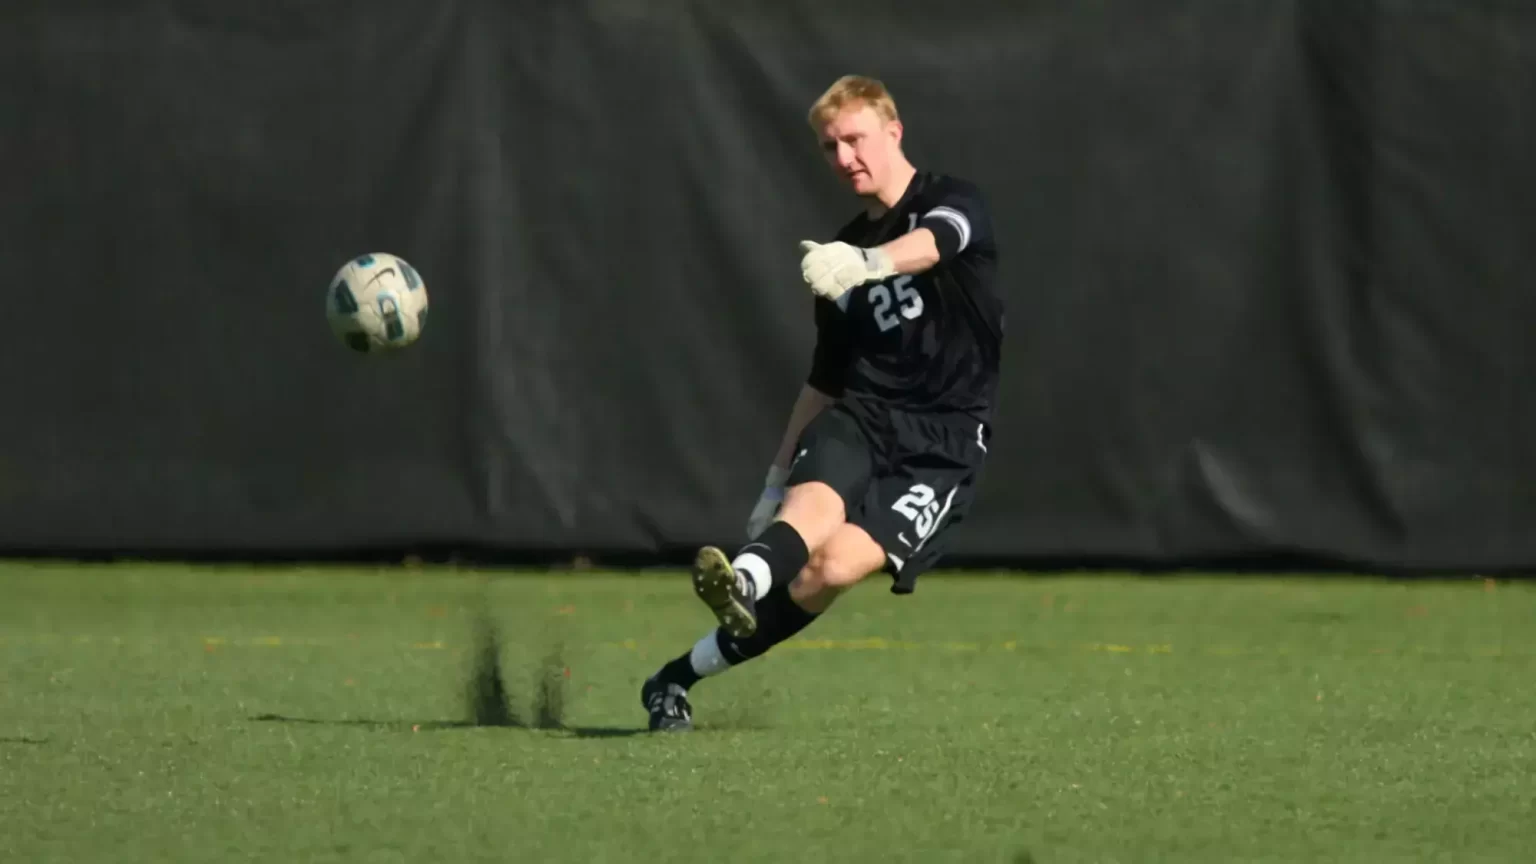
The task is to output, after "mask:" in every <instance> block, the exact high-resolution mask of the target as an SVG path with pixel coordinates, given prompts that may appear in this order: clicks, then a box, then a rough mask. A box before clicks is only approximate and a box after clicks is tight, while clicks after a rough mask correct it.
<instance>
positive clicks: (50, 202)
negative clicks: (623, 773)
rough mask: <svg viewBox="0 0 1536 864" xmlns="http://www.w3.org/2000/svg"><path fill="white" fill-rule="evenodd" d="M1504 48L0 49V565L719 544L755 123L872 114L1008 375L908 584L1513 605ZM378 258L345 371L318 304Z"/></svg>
mask: <svg viewBox="0 0 1536 864" xmlns="http://www.w3.org/2000/svg"><path fill="white" fill-rule="evenodd" d="M1533 45H1536V7H1531V6H1530V5H1529V4H1522V3H1517V2H1503V3H1499V2H1486V3H1477V4H1471V3H1463V4H1446V3H1437V2H1430V0H1421V2H1407V3H1386V2H1377V3H1373V2H1364V0H1359V2H1337V0H1291V2H1285V0H1245V2H1221V3H1215V2H1210V0H1157V2H1151V0H1113V2H1095V3H1070V4H1069V3H1035V2H1018V3H1011V4H1004V3H995V2H983V0H949V2H946V3H944V4H942V7H935V6H934V5H933V4H932V3H931V2H921V3H919V2H909V0H900V2H888V3H883V4H880V6H879V7H878V9H875V8H874V7H870V6H869V5H867V4H851V3H842V4H839V3H832V4H828V3H817V2H806V0H797V2H787V0H754V2H746V0H722V2H708V3H706V2H692V3H688V2H642V0H624V2H619V0H566V2H559V3H533V2H512V3H506V2H501V0H338V2H331V3H326V4H315V3H310V2H300V0H227V2H224V3H220V4H208V3H204V2H195V0H155V2H151V0H111V2H107V0H97V2H68V0H64V2H58V0H52V2H44V0H19V2H15V3H8V4H5V11H0V74H3V80H4V83H5V86H4V87H3V88H0V111H3V113H0V123H3V126H0V183H3V186H0V192H3V195H0V263H3V266H4V272H5V276H6V280H5V288H4V298H5V304H4V309H5V321H6V335H7V338H6V339H4V340H0V385H3V387H4V393H5V396H6V398H5V401H4V403H3V404H4V414H3V423H0V546H3V547H5V548H7V549H11V550H24V549H55V550H59V551H63V552H66V553H70V552H75V553H79V552H87V551H101V550H111V549H119V548H131V549H135V550H157V551H161V552H166V553H172V554H175V553H199V552H209V551H214V552H217V551H220V550H223V551H230V552H239V553H251V554H265V553H272V554H281V553H285V552H292V551H293V550H306V551H309V552H324V551H339V550H350V549H361V548H366V547H373V548H380V547H386V548H395V547H403V546H410V545H415V544H432V545H442V546H454V545H467V546H476V547H483V548H488V549H493V550H498V551H501V552H506V553H534V554H565V553H579V552H602V551H607V552H627V553H631V554H636V555H642V556H643V555H645V554H647V553H655V552H666V551H668V550H676V549H678V548H684V547H687V546H690V545H694V544H698V543H701V542H731V541H735V540H737V539H739V538H740V532H741V530H742V526H743V523H744V521H745V518H746V515H747V512H748V510H749V509H750V507H751V505H752V503H753V501H754V499H755V496H756V494H757V491H758V487H759V483H760V481H761V479H762V475H763V472H764V469H765V467H766V464H767V461H768V459H769V458H770V457H771V455H772V452H773V450H774V448H775V445H776V444H777V441H778V438H779V435H780V434H781V432H782V429H783V424H784V420H785V418H786V414H787V412H788V409H789V406H790V404H791V402H792V400H793V398H794V395H795V392H796V390H797V388H798V386H799V383H800V381H801V380H802V378H803V376H804V373H805V371H806V367H807V361H808V355H809V352H810V348H811V344H812V338H813V333H812V327H811V317H810V308H811V306H810V300H809V298H808V295H807V293H806V291H805V290H804V288H803V286H801V285H800V284H799V283H798V270H797V251H796V246H795V244H796V241H798V240H799V239H801V238H804V237H825V236H827V235H828V234H830V232H831V231H832V230H834V229H835V227H836V226H837V225H838V224H840V223H841V222H842V221H844V220H845V219H846V218H847V217H848V216H849V215H851V213H852V212H853V208H854V206H855V204H854V202H852V201H851V200H849V199H848V198H847V197H846V195H844V194H843V193H842V192H841V191H840V190H839V189H838V188H837V186H836V185H835V183H834V182H833V180H832V178H831V177H830V175H829V174H828V172H827V171H826V169H825V167H824V166H823V165H822V164H821V163H820V161H819V157H818V155H817V153H816V150H815V147H814V142H813V140H812V137H811V133H810V131H809V130H808V128H807V127H806V126H805V123H804V119H803V118H804V115H805V111H806V108H807V107H808V106H809V104H810V102H811V101H812V100H813V99H814V97H815V96H816V95H817V94H818V93H819V92H820V91H821V90H822V89H823V88H824V87H825V86H826V85H827V84H828V83H830V82H831V81H832V80H833V79H834V78H835V77H836V76H838V75H840V74H843V73H845V72H850V71H857V72H863V73H867V74H873V75H877V76H879V77H881V78H883V79H884V80H885V81H886V82H887V83H888V84H889V85H890V86H891V88H892V89H893V91H894V92H895V95H896V97H897V99H898V101H899V103H900V107H901V109H902V111H903V113H904V116H905V119H906V121H907V127H908V141H909V148H910V152H911V154H912V156H913V157H914V159H915V160H916V161H917V162H918V163H919V164H920V165H922V166H923V167H928V168H933V169H937V170H942V171H948V172H951V173H956V174H960V175H962V176H966V177H968V178H970V179H973V180H974V181H976V182H977V183H979V184H980V185H981V186H982V188H983V189H984V191H985V192H986V194H987V196H988V198H989V200H990V201H991V204H992V207H993V210H994V219H995V221H996V224H997V227H998V231H999V234H1000V237H1001V244H1002V251H1003V256H1004V258H1003V264H1002V276H1003V289H1004V291H1005V293H1006V296H1007V302H1008V304H1009V313H1010V314H1009V325H1010V331H1009V334H1008V340H1007V344H1006V346H1005V348H1006V361H1005V372H1004V381H1003V388H1002V390H1003V401H1002V405H1001V409H1000V417H999V420H998V423H997V438H996V444H995V445H994V447H993V451H992V452H993V462H992V465H991V467H990V469H989V472H988V474H987V476H986V478H985V480H984V482H983V490H982V493H981V496H980V500H979V502H978V505H977V509H976V510H975V512H974V514H973V518H972V519H971V520H970V521H969V522H968V523H966V524H965V525H964V526H962V527H961V528H960V529H959V531H958V536H957V538H956V543H955V545H954V547H953V552H954V557H953V558H952V559H951V561H954V562H963V561H964V560H966V559H978V558H986V559H995V560H1010V561H1018V562H1020V563H1028V562H1029V561H1032V560H1042V559H1068V560H1071V559H1078V558H1106V557H1123V558H1127V559H1131V560H1133V561H1137V562H1141V563H1146V564H1168V563H1175V564H1176V563H1178V562H1181V561H1190V560H1196V559H1205V558H1209V557H1213V556H1229V555H1234V556H1243V555H1276V554H1280V555H1300V556H1304V557H1308V558H1316V559H1320V560H1326V561H1344V562H1351V563H1353V564H1356V565H1359V566H1371V567H1383V568H1385V567H1427V568H1451V569H1456V568H1467V569H1472V568H1482V569H1492V568H1501V569H1502V568H1521V567H1525V566H1527V565H1530V564H1532V563H1536V530H1533V519H1536V492H1533V488H1536V395H1533V393H1532V374H1531V373H1532V372H1533V371H1536V357H1533V353H1532V351H1531V350H1530V349H1529V347H1528V345H1529V341H1528V339H1527V338H1526V331H1527V329H1528V328H1529V327H1530V322H1531V321H1532V320H1533V313H1536V299H1533V292H1536V279H1533V277H1536V260H1533V258H1536V256H1533V253H1532V251H1531V250H1532V248H1533V245H1536V243H1533V241H1536V110H1533V108H1532V106H1536V48H1533V47H1532V46H1533ZM367 251H385V252H393V253H396V254H399V255H402V256H404V257H406V258H407V259H409V260H411V261H412V262H413V263H414V264H416V265H417V267H418V268H419V269H420V270H421V272H422V273H423V274H424V276H425V278H426V280H427V285H428V289H429V291H430V292H431V297H432V300H433V310H432V320H431V324H430V327H429V329H428V332H427V333H426V335H425V337H424V339H423V341H422V342H421V343H420V344H419V345H417V346H415V347H414V348H412V349H411V350H408V351H405V352H401V353H399V354H398V355H395V356H387V357H367V358H362V357H357V356H353V355H351V354H349V353H348V352H346V351H345V350H344V349H342V348H341V347H340V346H339V345H338V344H337V343H335V342H334V341H333V340H332V339H331V337H330V334H329V333H328V331H327V329H326V324H325V320H324V316H323V292H324V288H325V286H326V284H327V282H328V280H329V278H330V276H331V274H332V273H333V272H334V271H335V269H336V268H337V267H338V266H339V265H340V264H341V263H342V262H343V261H344V260H346V259H347V258H348V257H350V256H352V255H355V254H358V253H361V252H367Z"/></svg>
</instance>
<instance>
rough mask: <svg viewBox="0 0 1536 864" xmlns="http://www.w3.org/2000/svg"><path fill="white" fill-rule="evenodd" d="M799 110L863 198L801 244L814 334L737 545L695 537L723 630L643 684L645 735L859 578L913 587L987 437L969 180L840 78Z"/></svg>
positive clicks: (983, 274)
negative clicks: (828, 230) (941, 168)
mask: <svg viewBox="0 0 1536 864" xmlns="http://www.w3.org/2000/svg"><path fill="white" fill-rule="evenodd" d="M809 121H810V125H811V128H812V129H813V130H814V131H815V133H816V135H817V138H818V139H819V141H820V143H821V147H822V151H823V152H824V154H825V155H826V159H827V162H828V164H830V165H831V166H832V168H833V170H834V171H835V172H836V174H837V176H838V177H839V178H840V179H841V180H843V181H844V182H845V183H847V184H848V186H849V187H850V188H851V189H852V190H853V192H854V194H855V195H857V196H858V197H859V198H860V199H862V201H863V205H864V207H863V211H862V212H860V213H858V214H857V215H856V216H854V217H853V218H852V219H851V220H850V221H849V222H848V223H847V224H846V225H845V226H844V227H843V229H842V230H841V231H839V232H838V234H837V236H836V238H835V240H834V241H833V242H831V243H826V244H821V243H815V242H812V241H803V242H802V243H801V244H800V246H801V252H802V256H803V257H802V258H801V272H802V275H803V277H804V280H805V283H806V285H807V286H809V288H810V290H811V292H812V293H813V294H814V298H813V304H814V307H815V316H816V319H815V320H816V333H817V336H816V347H815V351H814V354H813V355H812V361H811V369H810V374H809V377H808V378H807V381H806V383H805V385H804V386H803V387H802V389H801V391H800V395H799V397H798V399H797V400H796V402H795V405H794V409H793V410H792V411H791V412H790V416H789V424H788V428H787V429H786V430H785V433H784V438H783V442H782V444H781V446H780V448H779V451H778V455H777V457H776V458H775V459H774V460H773V464H772V466H771V467H770V468H769V471H768V476H767V480H766V482H765V484H764V485H765V488H764V490H763V493H762V495H761V497H760V498H759V500H758V504H757V506H756V508H755V509H754V510H753V511H752V515H751V518H750V519H749V521H748V525H747V537H748V540H749V542H748V543H747V544H746V545H744V546H742V547H741V548H740V549H739V550H738V552H737V554H736V555H735V556H734V557H727V556H726V554H725V553H724V552H723V551H721V550H720V549H717V548H715V547H705V548H703V549H701V550H699V552H698V555H697V557H696V558H695V561H694V565H693V574H692V575H693V588H694V591H695V592H696V593H697V594H698V596H699V598H700V599H702V600H703V601H704V603H705V604H706V605H707V606H708V607H709V608H710V609H711V610H712V611H713V612H714V614H715V617H716V618H717V620H718V624H719V626H718V627H717V628H716V629H715V630H714V631H712V632H710V633H709V634H707V635H706V636H705V637H704V638H702V639H700V640H699V642H698V644H696V645H694V646H693V649H692V650H691V651H688V652H686V653H684V654H682V655H681V656H679V657H677V658H676V659H674V660H672V661H671V662H670V663H667V664H666V665H665V666H663V667H662V668H661V669H660V670H659V671H657V672H656V673H655V674H654V675H652V676H651V677H650V678H648V679H646V681H645V683H644V685H643V686H642V689H641V701H642V702H643V704H644V705H645V708H646V710H647V712H648V713H649V714H650V728H651V729H653V730H686V729H689V728H691V726H692V707H691V706H690V704H689V702H688V691H689V689H690V688H691V687H693V686H694V685H695V684H696V683H697V682H698V681H699V680H701V679H702V678H706V677H708V676H712V675H716V674H719V673H721V672H724V671H725V670H727V669H730V668H731V667H733V666H737V665H740V664H742V663H745V662H747V661H749V660H751V659H753V658H754V657H761V656H762V655H763V654H764V653H766V652H767V651H768V650H769V649H770V648H772V647H773V646H774V645H777V644H779V643H780V642H783V641H784V640H786V639H789V638H790V637H792V636H794V635H795V634H796V633H799V632H800V631H801V630H803V629H804V628H805V627H806V626H808V625H809V624H810V623H811V622H812V621H815V620H816V618H817V617H818V616H820V615H821V614H822V613H823V612H825V611H826V610H827V608H828V607H829V606H830V605H831V603H832V602H833V600H834V599H836V597H837V596H838V595H839V594H841V593H842V592H844V591H846V590H848V589H849V588H851V587H852V586H853V585H854V584H855V583H857V582H859V581H860V580H861V579H863V578H864V577H866V576H868V575H870V574H872V573H876V572H882V571H883V572H885V573H888V574H889V575H890V576H891V577H892V579H893V582H892V586H891V590H892V592H893V593H896V594H910V593H912V591H913V590H914V583H915V581H916V579H917V577H918V576H919V575H920V574H921V573H922V572H923V571H924V570H926V569H928V568H930V567H931V566H932V565H933V563H934V562H935V561H936V560H937V559H938V558H939V557H940V555H941V553H942V550H943V549H944V547H945V544H946V538H947V537H948V536H950V535H949V532H951V531H952V530H953V528H954V526H955V525H956V523H958V522H960V521H961V519H962V518H964V516H965V514H966V512H967V511H968V510H969V508H970V506H971V501H972V499H973V496H974V495H975V491H976V484H977V480H978V476H979V474H980V471H981V468H982V464H983V461H984V460H985V458H986V454H987V445H988V442H989V441H990V440H991V422H992V412H993V402H994V399H995V394H996V390H997V380H998V361H999V354H1000V349H1001V343H1002V331H1003V304H1002V301H1001V299H1000V298H999V297H998V295H997V294H996V293H995V290H994V286H993V275H994V273H995V271H996V267H997V247H996V245H995V241H994V238H993V236H992V225H991V221H990V219H989V218H988V215H987V211H986V208H985V206H984V204H983V202H982V199H981V196H980V194H979V192H978V190H977V189H976V187H975V186H974V185H973V184H971V183H969V182H967V181H965V180H962V179H959V178H956V177H952V176H947V175H944V174H939V173H933V172H929V171H920V170H918V169H917V168H915V167H914V166H913V165H912V164H911V162H909V161H908V159H907V157H906V156H905V155H904V153H903V151H902V134H903V127H902V123H901V120H900V117H899V116H898V114H897V111H896V103H895V101H894V100H893V99H892V98H891V95H890V93H889V92H887V90H886V88H885V87H884V86H883V85H882V84H881V82H879V81H876V80H874V79H871V78H867V77H863V76H853V75H850V76H845V77H843V78H841V79H839V80H838V81H836V82H835V83H834V84H833V85H832V86H831V87H830V88H829V89H828V90H827V91H826V92H825V93H824V94H823V95H822V96H821V97H820V98H819V99H817V100H816V102H815V104H814V105H813V106H812V107H811V110H810V115H809Z"/></svg>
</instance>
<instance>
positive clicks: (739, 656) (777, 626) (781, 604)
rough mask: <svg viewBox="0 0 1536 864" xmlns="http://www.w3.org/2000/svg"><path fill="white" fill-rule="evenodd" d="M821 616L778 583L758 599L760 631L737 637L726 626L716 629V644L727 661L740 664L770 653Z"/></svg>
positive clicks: (733, 664)
mask: <svg viewBox="0 0 1536 864" xmlns="http://www.w3.org/2000/svg"><path fill="white" fill-rule="evenodd" d="M802 566H803V565H802ZM797 572H798V571H797ZM817 617H819V615H818V614H817V613H812V612H807V611H805V610H804V609H802V608H801V607H800V604H798V603H796V602H795V601H794V598H792V597H790V596H789V586H787V585H775V586H773V590H771V591H769V592H768V596H766V597H764V598H763V599H762V600H759V601H758V603H757V632H755V633H753V634H752V635H751V636H748V637H747V638H745V639H737V638H735V637H733V636H731V634H729V633H727V632H725V631H724V630H716V631H715V644H717V645H719V646H720V653H721V654H722V655H723V656H724V657H725V660H726V662H727V663H730V664H731V665H732V666H737V665H739V664H742V663H745V662H747V661H748V660H751V659H753V658H754V657H761V656H763V655H764V654H767V653H768V649H770V648H772V647H773V646H775V645H777V644H779V643H780V642H783V641H784V640H786V639H789V638H790V637H791V636H794V635H795V634H796V633H799V632H800V631H801V630H804V629H805V628H806V627H808V626H810V624H811V622H812V621H815V620H816V619H817Z"/></svg>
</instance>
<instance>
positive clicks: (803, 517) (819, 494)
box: [778, 407, 874, 552]
mask: <svg viewBox="0 0 1536 864" xmlns="http://www.w3.org/2000/svg"><path fill="white" fill-rule="evenodd" d="M873 470H874V456H873V453H872V450H871V448H870V444H869V440H868V438H867V437H866V436H865V434H864V432H863V430H862V429H860V428H859V426H858V424H857V423H856V422H855V421H854V420H853V419H852V418H851V417H850V416H848V415H847V414H845V413H843V412H842V411H840V410H839V409H837V408H836V407H833V408H828V409H826V410H824V411H822V412H821V413H820V414H819V415H817V416H816V418H815V419H813V420H812V421H811V422H810V423H809V424H807V425H806V428H805V431H804V432H802V433H801V435H800V441H799V444H798V445H797V447H796V450H795V457H794V462H793V463H792V464H791V466H790V472H789V480H788V482H787V483H786V487H787V488H786V490H785V493H784V504H783V505H782V506H781V507H780V508H779V514H778V518H779V520H780V521H783V522H787V523H789V524H790V525H791V526H793V527H794V529H795V530H796V531H797V532H798V533H799V534H800V536H801V538H802V539H804V540H805V544H806V546H807V547H808V548H809V549H810V550H811V551H813V552H814V551H815V550H817V549H818V548H820V547H821V546H822V545H823V544H825V543H826V542H828V540H830V539H831V537H832V536H833V532H835V531H836V530H837V528H838V526H840V525H843V524H844V523H845V522H846V521H847V519H848V517H849V514H850V513H854V512H857V509H858V508H859V506H860V505H861V503H862V502H863V500H864V498H865V497H866V495H867V493H868V489H869V484H870V479H871V476H872V474H873Z"/></svg>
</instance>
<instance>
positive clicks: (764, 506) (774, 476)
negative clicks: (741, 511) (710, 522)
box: [747, 465, 789, 540]
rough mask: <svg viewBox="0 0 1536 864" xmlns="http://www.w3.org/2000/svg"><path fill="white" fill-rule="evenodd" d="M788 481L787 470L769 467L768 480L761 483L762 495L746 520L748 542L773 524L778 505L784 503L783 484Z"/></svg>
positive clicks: (777, 512)
mask: <svg viewBox="0 0 1536 864" xmlns="http://www.w3.org/2000/svg"><path fill="white" fill-rule="evenodd" d="M788 481H789V471H788V469H785V468H780V467H779V466H777V465H773V466H771V467H769V469H768V478H767V479H766V480H764V481H763V494H762V495H761V496H759V497H758V499H757V506H756V507H753V508H752V515H751V516H750V517H749V518H748V519H747V539H748V540H756V539H757V535H759V534H761V533H763V531H764V530H765V529H766V528H767V527H768V526H769V525H772V524H773V517H775V516H777V515H779V505H781V504H783V503H784V484H785V483H787V482H788Z"/></svg>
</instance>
